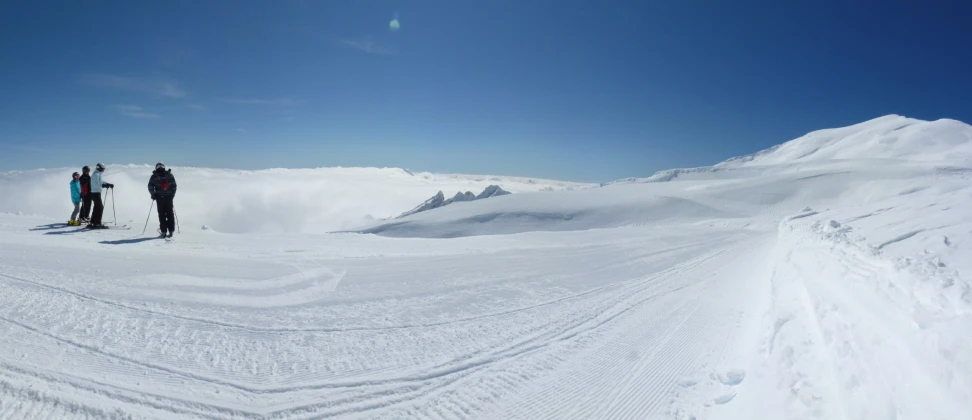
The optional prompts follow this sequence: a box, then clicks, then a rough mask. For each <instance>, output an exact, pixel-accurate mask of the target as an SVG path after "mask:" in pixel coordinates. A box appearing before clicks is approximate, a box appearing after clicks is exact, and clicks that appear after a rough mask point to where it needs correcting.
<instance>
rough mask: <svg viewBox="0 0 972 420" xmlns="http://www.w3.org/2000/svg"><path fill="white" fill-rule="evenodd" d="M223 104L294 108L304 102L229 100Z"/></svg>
mask: <svg viewBox="0 0 972 420" xmlns="http://www.w3.org/2000/svg"><path fill="white" fill-rule="evenodd" d="M223 102H226V103H228V104H235V105H263V106H294V105H300V104H302V103H304V102H305V101H302V100H298V99H294V98H277V99H259V98H229V99H223Z"/></svg>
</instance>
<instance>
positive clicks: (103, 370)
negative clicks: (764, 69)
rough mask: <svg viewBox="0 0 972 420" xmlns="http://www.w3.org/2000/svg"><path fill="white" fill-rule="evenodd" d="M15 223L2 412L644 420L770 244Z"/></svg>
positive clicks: (712, 237) (707, 342) (705, 233)
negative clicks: (247, 247) (596, 415)
mask: <svg viewBox="0 0 972 420" xmlns="http://www.w3.org/2000/svg"><path fill="white" fill-rule="evenodd" d="M25 222H26V223H27V225H30V223H31V222H35V221H34V220H33V219H31V218H24V217H6V218H4V219H3V226H2V229H3V235H4V237H5V238H14V237H17V241H16V244H14V243H10V242H6V241H4V242H3V243H2V246H0V251H2V255H3V256H4V258H3V260H2V265H0V273H2V274H0V284H2V288H3V293H2V295H0V300H2V301H0V307H2V308H3V309H0V325H2V328H3V334H2V337H0V343H2V345H0V348H3V349H6V350H5V352H4V357H3V360H2V364H0V371H2V373H0V378H2V379H0V383H2V384H3V385H2V386H3V389H4V392H5V393H6V394H8V395H11V396H14V395H18V394H17V392H20V391H19V390H23V389H31V390H34V392H33V393H32V394H30V395H20V396H19V397H17V398H12V399H13V400H16V401H18V402H17V403H16V404H13V403H10V402H5V403H4V405H3V408H2V409H3V410H7V411H3V413H4V416H7V417H23V416H27V415H28V413H31V410H38V412H47V411H46V410H58V409H59V407H61V408H63V407H71V410H74V411H76V412H78V413H82V414H84V413H87V414H90V415H93V416H96V417H97V416H100V415H101V414H104V413H116V412H117V413H127V414H135V415H140V416H147V417H172V418H185V417H187V416H188V417H193V416H194V417H201V418H225V417H230V418H232V417H239V418H264V417H269V418H315V417H321V416H325V417H326V416H350V417H374V416H387V417H389V418H400V417H402V416H419V417H441V418H465V417H470V416H472V417H481V418H486V417H491V416H495V415H500V416H504V417H511V418H512V417H517V418H530V417H534V415H533V414H532V413H533V410H538V409H541V410H542V411H544V412H545V413H547V415H549V416H552V417H558V416H561V415H569V414H570V413H571V412H574V411H576V410H580V411H579V413H588V414H590V413H593V412H596V411H600V410H602V409H607V410H613V411H612V412H613V413H615V414H616V417H619V418H623V417H630V418H643V417H644V416H646V415H651V414H653V413H662V412H665V411H666V410H668V409H669V408H668V407H667V399H668V398H669V395H670V393H671V392H672V389H673V387H675V386H676V385H677V383H678V381H679V380H680V379H681V377H682V376H683V375H684V374H686V373H688V372H691V371H693V370H694V369H699V368H702V367H703V366H706V365H707V363H708V364H713V363H715V362H718V360H719V357H720V356H721V354H722V352H723V351H724V349H725V347H726V346H727V343H728V342H729V341H730V340H731V339H732V338H733V337H734V335H735V334H734V332H735V331H736V330H737V329H738V328H739V326H740V325H741V324H740V318H741V317H743V316H745V314H744V313H742V312H740V311H739V308H737V307H734V303H735V302H736V300H735V296H741V295H743V294H747V293H748V292H746V291H747V290H749V289H752V288H758V287H759V286H758V284H759V282H764V281H766V280H767V277H766V275H765V273H760V272H759V270H755V271H754V270H753V267H752V266H751V265H750V264H749V263H748V261H752V260H753V259H754V258H758V255H757V254H760V253H762V252H764V251H765V250H766V249H767V248H768V247H771V246H770V245H771V243H772V241H775V235H774V234H773V232H767V231H743V232H739V231H734V230H727V229H711V228H705V229H702V228H696V229H695V232H691V231H689V232H686V231H684V230H681V229H644V228H640V229H639V228H630V229H623V233H624V235H623V237H619V236H618V233H619V232H611V234H610V235H606V234H605V233H606V232H599V231H590V232H587V233H584V234H576V233H575V234H571V238H572V239H583V241H579V244H578V245H565V244H564V243H563V239H564V238H563V237H562V236H563V235H565V234H535V235H527V236H525V237H524V238H521V239H522V240H521V241H520V242H522V243H526V244H529V245H528V246H524V247H523V248H521V249H518V250H507V249H506V248H505V246H504V242H505V241H504V240H500V241H499V242H500V243H494V242H495V241H491V240H486V241H483V240H476V241H469V240H466V241H464V243H463V244H461V247H462V248H465V249H456V248H457V247H455V246H451V244H443V243H439V242H438V241H411V242H410V243H409V246H410V248H411V249H409V252H410V253H416V254H420V255H412V256H404V255H403V256H391V257H385V256H366V255H354V253H353V252H351V251H348V249H353V248H355V247H361V248H362V249H366V248H367V247H368V245H370V244H372V243H377V245H378V247H381V246H382V245H385V246H387V242H389V241H388V240H383V239H380V238H374V237H367V236H365V237H360V236H342V237H338V238H334V239H326V238H286V237H278V238H274V237H263V238H259V240H260V242H261V243H264V244H267V243H268V242H270V241H274V240H276V241H277V242H276V244H275V245H278V246H280V247H282V248H283V247H289V248H294V249H273V246H269V247H268V248H267V249H266V250H265V251H264V252H252V251H251V252H246V251H242V250H238V249H234V248H233V247H232V246H230V245H228V244H224V245H223V246H222V247H221V246H220V242H221V241H223V240H231V238H225V237H219V236H216V235H212V234H195V235H184V236H183V237H180V240H179V242H177V243H171V244H165V243H164V242H162V241H159V240H151V241H144V242H137V243H132V244H129V245H130V246H129V247H128V248H124V247H121V246H101V247H98V248H94V249H92V248H91V247H93V246H95V245H101V244H98V243H97V242H111V241H118V240H119V239H120V238H121V235H117V234H116V232H75V233H69V232H72V230H73V228H66V229H63V230H53V231H49V232H47V233H62V232H64V233H65V234H64V235H57V237H58V240H57V241H56V242H53V243H52V242H51V238H52V236H53V235H37V234H36V233H33V232H31V231H30V230H28V229H26V228H28V227H29V226H25V225H24V223H25ZM40 222H41V221H39V220H37V221H36V222H35V223H37V224H41V223H40ZM18 224H19V225H18ZM106 233H107V234H106ZM116 237H117V238H119V239H115V238H116ZM214 239H215V240H214ZM497 239H502V238H501V237H497ZM319 242H323V243H324V244H323V246H321V245H317V243H319ZM329 242H330V243H329ZM336 242H340V243H336ZM383 243H385V244H383ZM662 244H664V245H662ZM204 246H205V248H210V249H218V250H220V251H219V252H218V253H213V254H214V255H207V256H205V257H202V256H199V253H200V249H201V248H203V247H204ZM335 246H341V247H344V248H345V249H346V251H345V252H344V253H345V255H341V256H331V255H329V254H330V252H328V251H327V248H329V247H335ZM296 251H299V252H296ZM171 261H179V262H180V263H178V264H173V263H171ZM391 268H393V271H391ZM737 273H743V274H747V275H736V274H737ZM338 285H340V287H337V286H338ZM25 343H30V344H29V345H27V346H25ZM598 367H604V369H601V368H598ZM658 368H661V369H662V370H661V371H662V372H664V375H660V376H658V375H655V373H656V372H655V369H658ZM618 381H623V383H627V384H629V385H626V386H625V387H623V388H613V387H611V386H609V385H610V384H612V383H616V382H618ZM571 384H573V386H571ZM65 387H67V388H68V389H70V392H60V391H58V390H63V389H65ZM592 389H598V390H602V391H604V392H603V393H598V392H591V390H592ZM612 389H614V390H615V392H613V393H612V392H609V391H611V390H612ZM619 389H625V390H627V392H621V393H618V392H617V391H618V390H619ZM558 390H559V391H558ZM577 393H583V394H584V398H580V396H579V394H577ZM514 397H515V398H514ZM24 399H26V400H27V401H24ZM4 401H8V398H4ZM541 401H547V404H549V405H544V404H541V403H540V402H541ZM587 410H596V411H587ZM51 413H54V411H51ZM30 416H33V414H30Z"/></svg>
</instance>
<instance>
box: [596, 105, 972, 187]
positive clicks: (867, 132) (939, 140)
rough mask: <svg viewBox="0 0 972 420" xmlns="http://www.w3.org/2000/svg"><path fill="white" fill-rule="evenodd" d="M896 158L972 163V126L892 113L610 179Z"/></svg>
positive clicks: (729, 174)
mask: <svg viewBox="0 0 972 420" xmlns="http://www.w3.org/2000/svg"><path fill="white" fill-rule="evenodd" d="M873 159H893V160H898V161H904V162H931V161H935V162H940V163H941V164H943V165H947V164H952V165H968V164H969V163H970V162H972V126H970V125H968V124H966V123H963V122H961V121H956V120H950V119H940V120H936V121H923V120H918V119H914V118H907V117H902V116H900V115H886V116H883V117H880V118H875V119H873V120H869V121H865V122H862V123H859V124H854V125H851V126H847V127H839V128H829V129H824V130H817V131H813V132H811V133H807V134H806V135H803V136H800V137H798V138H796V139H793V140H790V141H788V142H785V143H782V144H778V145H776V146H773V147H770V148H768V149H765V150H761V151H759V152H756V153H753V154H749V155H743V156H737V157H733V158H730V159H727V160H725V161H723V162H721V163H718V164H715V165H712V166H703V167H698V168H676V169H667V170H664V171H659V172H657V173H655V174H654V175H652V176H649V177H646V178H624V179H619V180H616V181H613V182H609V183H605V184H602V186H603V185H610V184H625V183H628V184H630V183H639V182H667V181H672V180H675V179H686V178H688V179H699V178H721V179H725V178H735V177H740V176H742V177H745V176H751V175H753V174H756V173H757V172H764V171H766V169H765V168H757V167H766V166H782V165H790V166H792V165H803V166H812V165H816V166H824V165H828V164H834V161H842V160H873Z"/></svg>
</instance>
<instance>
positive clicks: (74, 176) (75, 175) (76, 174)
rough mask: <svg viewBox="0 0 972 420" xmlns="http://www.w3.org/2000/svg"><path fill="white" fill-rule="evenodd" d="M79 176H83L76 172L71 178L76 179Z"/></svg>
mask: <svg viewBox="0 0 972 420" xmlns="http://www.w3.org/2000/svg"><path fill="white" fill-rule="evenodd" d="M79 176H81V175H78V173H77V172H75V173H73V174H71V178H76V177H79Z"/></svg>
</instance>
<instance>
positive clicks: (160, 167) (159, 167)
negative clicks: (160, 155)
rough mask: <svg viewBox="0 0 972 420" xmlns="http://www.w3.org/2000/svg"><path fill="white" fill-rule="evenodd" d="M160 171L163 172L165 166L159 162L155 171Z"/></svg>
mask: <svg viewBox="0 0 972 420" xmlns="http://www.w3.org/2000/svg"><path fill="white" fill-rule="evenodd" d="M160 169H161V170H163V171H164V170H165V164H164V163H162V162H159V163H156V164H155V170H156V171H158V170H160Z"/></svg>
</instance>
